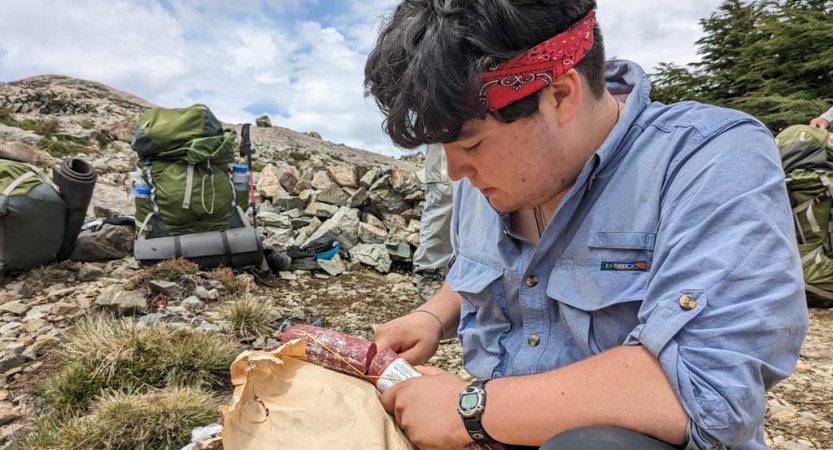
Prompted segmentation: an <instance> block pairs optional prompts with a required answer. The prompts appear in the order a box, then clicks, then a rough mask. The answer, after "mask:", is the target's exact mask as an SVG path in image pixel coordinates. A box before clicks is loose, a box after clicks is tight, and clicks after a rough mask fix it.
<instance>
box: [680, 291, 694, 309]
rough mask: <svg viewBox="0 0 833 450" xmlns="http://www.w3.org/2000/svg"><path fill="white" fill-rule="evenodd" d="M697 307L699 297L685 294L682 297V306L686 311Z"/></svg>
mask: <svg viewBox="0 0 833 450" xmlns="http://www.w3.org/2000/svg"><path fill="white" fill-rule="evenodd" d="M696 307H697V299H695V298H694V297H692V296H690V295H683V296H682V297H680V308H682V309H683V310H685V311H691V310H692V309H694V308H696Z"/></svg>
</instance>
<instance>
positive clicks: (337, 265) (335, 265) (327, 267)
mask: <svg viewBox="0 0 833 450" xmlns="http://www.w3.org/2000/svg"><path fill="white" fill-rule="evenodd" d="M318 265H319V266H320V267H321V270H323V271H324V272H327V274H328V275H330V276H331V277H337V276H339V275H341V274H342V273H344V271H345V270H347V267H346V266H345V265H344V261H342V260H341V256H339V255H335V256H333V258H332V259H319V260H318Z"/></svg>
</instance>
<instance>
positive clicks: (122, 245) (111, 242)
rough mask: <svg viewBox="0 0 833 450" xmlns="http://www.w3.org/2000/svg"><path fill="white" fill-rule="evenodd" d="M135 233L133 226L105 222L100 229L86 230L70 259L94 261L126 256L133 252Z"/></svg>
mask: <svg viewBox="0 0 833 450" xmlns="http://www.w3.org/2000/svg"><path fill="white" fill-rule="evenodd" d="M133 234H134V229H133V227H131V226H125V225H110V224H104V225H103V226H102V227H101V228H100V229H99V230H98V231H90V230H84V231H82V232H81V234H80V235H78V240H77V241H76V243H75V250H74V251H73V252H72V255H71V256H70V259H71V260H73V261H81V262H92V261H108V260H112V259H122V258H125V257H127V256H130V255H132V254H133V238H134V236H133Z"/></svg>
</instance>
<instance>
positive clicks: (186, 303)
mask: <svg viewBox="0 0 833 450" xmlns="http://www.w3.org/2000/svg"><path fill="white" fill-rule="evenodd" d="M182 307H183V308H185V309H187V310H188V311H191V312H194V313H195V312H199V311H202V310H204V309H205V303H203V302H202V300H200V299H199V298H197V297H196V296H194V295H192V296H190V297H188V298H186V299H185V300H183V301H182Z"/></svg>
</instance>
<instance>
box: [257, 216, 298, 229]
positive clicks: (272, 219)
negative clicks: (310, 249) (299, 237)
mask: <svg viewBox="0 0 833 450" xmlns="http://www.w3.org/2000/svg"><path fill="white" fill-rule="evenodd" d="M257 219H258V224H263V225H265V226H267V227H274V228H292V222H291V221H290V220H289V217H286V216H282V215H280V214H276V213H273V212H263V213H259V214H258V215H257Z"/></svg>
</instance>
